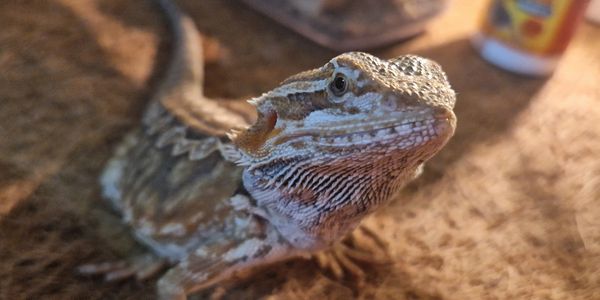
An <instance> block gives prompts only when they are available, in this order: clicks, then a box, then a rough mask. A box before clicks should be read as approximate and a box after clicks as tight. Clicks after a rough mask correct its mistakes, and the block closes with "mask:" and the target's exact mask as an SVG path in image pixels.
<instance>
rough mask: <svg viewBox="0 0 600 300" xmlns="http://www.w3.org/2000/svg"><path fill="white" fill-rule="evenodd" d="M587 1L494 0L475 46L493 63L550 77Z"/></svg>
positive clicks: (522, 71)
mask: <svg viewBox="0 0 600 300" xmlns="http://www.w3.org/2000/svg"><path fill="white" fill-rule="evenodd" d="M587 2H588V1H587V0H493V1H491V3H490V6H489V8H488V10H487V12H486V14H485V17H484V20H483V24H482V27H481V30H480V32H478V33H477V34H475V35H474V36H473V39H472V41H473V44H474V45H475V47H476V48H477V49H478V50H479V52H480V53H481V56H482V57H483V58H484V59H486V60H487V61H489V62H491V63H492V64H494V65H496V66H498V67H500V68H503V69H506V70H509V71H512V72H516V73H520V74H525V75H532V76H546V75H550V74H551V73H552V72H553V71H554V69H555V68H556V66H557V64H558V62H559V60H560V58H561V56H562V54H563V53H564V51H565V49H566V48H567V46H568V44H569V42H570V40H571V38H572V37H573V34H574V32H575V29H576V27H577V24H578V23H579V21H580V19H581V17H582V15H583V14H584V11H585V7H586V4H587Z"/></svg>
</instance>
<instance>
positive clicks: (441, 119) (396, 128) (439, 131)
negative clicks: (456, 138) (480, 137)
mask: <svg viewBox="0 0 600 300" xmlns="http://www.w3.org/2000/svg"><path fill="white" fill-rule="evenodd" d="M455 122H456V117H455V116H454V114H453V113H452V112H449V113H446V112H444V113H441V114H438V115H435V116H429V117H428V118H423V117H421V118H414V119H411V120H409V121H406V120H405V121H402V122H398V121H397V120H393V121H390V120H381V121H373V122H370V123H368V124H349V125H345V126H344V125H338V126H332V127H329V128H327V129H325V130H323V129H320V130H319V129H307V128H303V129H302V130H295V131H291V132H288V133H287V134H285V135H284V136H281V137H279V138H277V139H276V140H275V141H274V144H275V145H278V144H283V143H286V142H288V141H292V140H293V141H296V140H305V141H308V142H310V143H312V144H318V145H323V146H342V147H343V146H355V145H368V144H372V143H377V142H388V141H395V140H398V139H400V140H399V143H400V145H402V144H405V145H406V146H409V145H415V144H420V143H426V142H428V141H431V140H438V139H439V138H444V139H448V138H450V137H451V136H452V134H453V133H454V124H455Z"/></svg>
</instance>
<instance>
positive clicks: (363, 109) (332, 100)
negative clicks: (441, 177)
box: [231, 52, 456, 165]
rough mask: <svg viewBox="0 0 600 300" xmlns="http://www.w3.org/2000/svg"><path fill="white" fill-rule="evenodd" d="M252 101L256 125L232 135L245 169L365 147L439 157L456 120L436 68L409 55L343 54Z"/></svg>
mask: <svg viewBox="0 0 600 300" xmlns="http://www.w3.org/2000/svg"><path fill="white" fill-rule="evenodd" d="M250 102H251V103H252V104H254V105H255V106H256V107H257V111H258V119H257V121H256V123H255V124H254V125H253V126H251V127H249V128H247V129H246V130H243V131H239V132H234V133H233V134H232V135H231V138H232V140H233V143H234V144H235V145H236V146H237V147H238V148H239V149H240V150H241V151H242V152H243V153H244V154H245V157H246V162H245V164H249V165H251V164H253V163H258V162H263V161H265V160H271V159H274V158H277V157H282V156H285V153H290V152H303V151H306V150H310V152H311V153H312V156H317V155H319V154H323V155H335V156H336V157H340V156H343V155H346V154H347V155H349V154H350V153H354V152H364V150H368V149H379V150H378V151H381V150H385V151H384V152H391V151H393V150H394V149H397V150H402V149H414V148H416V147H422V148H430V149H428V150H429V151H427V152H429V153H431V152H437V150H439V148H441V146H443V144H444V143H445V141H446V140H447V139H448V138H449V137H450V136H452V134H453V131H454V126H455V119H456V118H455V116H454V113H453V112H452V109H453V107H454V102H455V94H454V91H453V90H452V89H451V87H450V85H449V83H448V80H447V78H446V75H445V74H444V72H443V71H442V69H441V67H440V66H439V65H438V64H437V63H435V62H433V61H431V60H428V59H425V58H421V57H418V56H413V55H407V56H401V57H398V58H394V59H390V60H381V59H379V58H377V57H375V56H372V55H369V54H366V53H362V52H351V53H345V54H342V55H339V56H337V57H335V58H333V59H332V60H331V61H329V62H328V63H327V64H326V65H324V66H323V67H321V68H317V69H313V70H310V71H306V72H302V73H299V74H297V75H294V76H292V77H290V78H288V79H286V80H285V81H283V82H282V83H281V84H280V85H279V87H277V88H275V89H273V90H272V91H270V92H267V93H265V94H263V95H262V96H260V97H257V98H254V99H252V100H250ZM430 144H431V146H428V145H430ZM433 144H435V145H436V146H433Z"/></svg>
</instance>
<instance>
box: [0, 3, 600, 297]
mask: <svg viewBox="0 0 600 300" xmlns="http://www.w3.org/2000/svg"><path fill="white" fill-rule="evenodd" d="M178 2H179V3H180V4H181V6H182V7H183V8H184V9H185V10H186V11H187V12H189V13H190V14H191V15H192V17H193V18H194V19H195V20H196V22H197V23H198V26H199V28H200V30H201V31H202V32H203V34H204V35H205V36H206V37H207V38H208V39H209V43H208V47H209V48H210V49H212V50H211V57H210V60H211V61H212V63H211V64H209V65H208V66H207V70H206V73H207V82H206V90H207V93H208V94H209V95H211V96H224V97H244V96H251V95H256V94H258V93H261V92H263V91H265V90H267V89H269V88H271V87H273V86H275V85H276V84H277V83H278V82H279V81H280V80H282V79H283V78H285V77H286V76H288V75H290V74H293V73H295V72H298V71H300V70H303V69H306V68H309V67H314V66H318V65H320V64H322V63H323V62H324V61H326V60H328V59H329V58H330V57H331V56H333V55H335V53H333V52H330V51H328V50H324V49H322V48H320V47H318V46H315V45H313V44H311V43H310V42H308V41H307V40H305V39H303V38H301V37H299V36H297V35H296V34H293V33H291V32H290V31H288V30H286V29H284V28H281V27H279V26H278V25H277V24H275V23H273V22H272V21H270V20H267V19H265V18H264V17H262V16H261V15H258V14H256V13H254V12H252V11H249V10H248V9H247V8H246V7H245V6H243V5H241V4H239V3H237V2H235V1H218V0H202V1H199V0H196V1H192V0H182V1H178ZM483 2H484V1H466V0H456V1H452V6H451V8H450V10H449V11H448V12H447V13H446V14H444V15H443V16H441V17H440V18H438V19H436V20H435V21H434V22H432V24H431V26H430V27H429V31H428V32H427V33H426V34H424V35H422V36H419V37H417V38H415V39H413V40H410V41H408V42H406V43H404V44H401V45H398V46H395V47H391V48H386V49H382V50H379V51H375V54H377V55H381V56H385V57H390V56H393V55H398V54H403V53H407V52H414V53H417V54H420V55H424V56H427V57H430V58H432V59H434V60H437V61H438V62H440V63H441V64H442V66H443V67H444V69H445V70H446V71H447V72H448V76H449V78H450V81H451V82H452V84H453V86H454V87H455V89H456V91H457V92H458V104H457V107H456V112H457V116H458V120H459V123H458V124H459V125H458V130H457V133H456V136H455V138H454V139H453V140H452V141H451V143H450V144H449V145H448V147H447V148H446V149H445V150H444V151H443V152H442V153H440V154H439V155H438V156H437V157H436V158H434V159H433V160H432V161H431V163H430V164H429V165H428V166H427V168H426V170H425V173H424V175H423V176H422V177H421V178H420V179H418V180H417V181H416V182H414V183H413V184H411V185H410V186H409V187H408V188H407V189H406V190H405V191H404V192H403V193H402V194H401V196H400V197H399V198H398V199H397V200H396V201H395V202H394V203H393V205H392V206H391V207H390V208H389V209H387V210H386V211H385V212H381V213H379V214H377V215H376V216H375V217H374V218H372V219H370V220H369V226H372V227H374V228H381V229H380V231H381V232H382V234H383V236H384V237H385V238H386V239H387V240H388V241H389V242H390V244H391V247H392V252H393V254H394V261H395V262H396V264H395V265H393V266H389V267H372V268H368V269H367V271H368V275H369V282H368V284H367V286H366V287H365V288H362V289H357V288H356V287H355V285H354V284H353V281H352V280H347V281H341V282H339V281H336V280H333V279H331V278H330V277H329V276H328V275H327V274H324V273H323V272H322V271H320V270H319V269H318V268H317V267H316V265H315V264H314V263H312V262H306V261H292V262H289V263H284V264H280V265H277V266H273V267H270V268H268V269H266V270H263V271H262V272H261V274H259V275H256V277H254V278H253V279H248V280H245V281H242V282H241V283H239V284H237V285H235V286H233V287H228V288H227V289H223V290H221V291H219V290H217V292H218V293H221V294H223V295H224V298H225V299H254V298H263V299H317V298H322V296H324V295H325V296H326V297H327V298H331V299H350V298H353V297H356V298H361V299H600V123H599V120H600V105H599V101H600V84H599V82H600V56H598V53H600V28H599V27H594V26H592V25H589V24H586V25H585V26H583V27H582V28H581V30H579V32H578V34H577V36H576V38H575V41H574V43H573V44H572V45H571V47H570V48H569V50H568V52H567V54H566V56H565V57H564V59H563V61H562V62H561V65H560V67H559V69H558V70H557V73H556V74H555V76H554V77H552V78H550V79H548V80H533V79H526V78H522V77H518V76H515V75H512V74H509V73H506V72H503V71H500V70H498V69H495V68H494V67H491V66H490V65H488V64H487V63H485V62H484V61H482V60H481V59H480V58H479V57H478V56H477V54H476V52H475V51H473V50H472V49H471V47H470V45H469V42H468V37H469V35H470V34H471V33H472V32H473V31H474V30H475V28H476V24H477V19H478V15H479V13H480V12H481V8H482V4H483ZM167 45H168V35H167V34H166V30H165V29H164V28H163V23H162V19H161V18H160V14H158V13H157V12H156V11H155V9H154V7H153V6H151V5H150V4H149V3H148V1H141V0H136V1H118V0H103V1H99V0H86V1H81V0H60V1H58V0H54V1H41V0H22V1H0V299H106V298H114V299H146V298H148V297H151V296H152V295H153V289H154V287H153V284H154V281H149V282H147V283H135V282H131V281H129V282H125V283H121V284H105V283H103V282H102V281H100V280H95V279H87V278H80V277H78V276H76V275H75V274H74V272H73V269H74V268H75V266H76V265H78V264H80V263H82V262H87V261H90V260H91V261H100V260H106V259H117V258H120V257H123V256H125V255H127V254H128V253H131V252H135V251H141V249H140V248H137V247H135V245H134V244H133V242H132V239H131V237H130V236H129V235H128V234H127V231H126V229H125V228H123V227H121V226H120V225H119V222H118V219H117V218H116V216H115V215H113V214H112V213H111V212H110V210H109V208H108V206H107V205H105V204H104V203H103V202H102V201H101V199H100V197H99V188H98V185H97V176H98V174H99V172H100V170H101V168H102V166H103V164H104V162H105V161H106V160H107V159H108V157H109V156H110V153H111V149H112V148H113V146H114V145H115V143H117V142H118V141H119V139H120V138H121V137H122V136H123V134H124V133H125V132H126V131H127V129H128V128H131V127H133V126H135V124H136V122H137V120H138V118H139V116H140V113H141V111H142V108H143V107H144V103H145V99H146V96H147V95H148V93H149V92H150V90H149V87H151V86H152V84H153V83H154V82H155V81H156V78H157V75H156V74H159V73H160V70H161V66H163V65H164V60H165V57H166V56H165V55H166V50H167V49H168V47H167ZM157 53H158V54H157ZM308 266H309V267H308ZM212 293H214V291H209V292H205V293H203V294H201V295H200V296H209V295H211V294H212ZM218 293H217V294H218Z"/></svg>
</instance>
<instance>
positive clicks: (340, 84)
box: [329, 74, 348, 97]
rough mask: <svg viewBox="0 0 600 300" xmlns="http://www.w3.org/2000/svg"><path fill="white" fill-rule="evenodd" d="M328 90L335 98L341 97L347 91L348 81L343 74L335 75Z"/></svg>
mask: <svg viewBox="0 0 600 300" xmlns="http://www.w3.org/2000/svg"><path fill="white" fill-rule="evenodd" d="M329 89H331V92H332V93H333V94H334V95H336V96H338V97H339V96H341V95H343V94H344V93H345V92H346V91H347V90H348V80H347V79H346V76H344V74H336V75H335V78H333V80H332V81H331V83H330V84H329Z"/></svg>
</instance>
